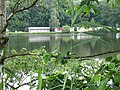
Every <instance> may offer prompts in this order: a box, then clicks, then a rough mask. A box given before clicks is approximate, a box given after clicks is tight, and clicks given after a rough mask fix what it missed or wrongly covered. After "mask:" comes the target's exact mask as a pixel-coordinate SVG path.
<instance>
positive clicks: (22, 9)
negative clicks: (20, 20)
mask: <svg viewBox="0 0 120 90" xmlns="http://www.w3.org/2000/svg"><path fill="white" fill-rule="evenodd" d="M19 1H20V0H18V1H17V2H16V4H15V6H14V8H13V12H12V13H11V14H10V15H9V16H8V18H7V22H8V21H9V20H10V19H11V18H12V17H13V16H14V15H15V14H16V13H18V12H21V11H25V10H28V9H30V8H31V7H33V6H34V5H35V4H36V3H37V2H38V0H35V1H34V2H33V3H32V4H31V5H30V6H28V7H24V8H21V9H19V10H16V11H15V8H16V6H17V4H19ZM17 8H18V7H17Z"/></svg>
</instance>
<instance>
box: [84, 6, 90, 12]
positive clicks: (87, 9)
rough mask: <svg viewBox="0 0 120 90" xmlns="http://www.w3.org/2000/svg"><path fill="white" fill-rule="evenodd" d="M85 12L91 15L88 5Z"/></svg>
mask: <svg viewBox="0 0 120 90" xmlns="http://www.w3.org/2000/svg"><path fill="white" fill-rule="evenodd" d="M84 12H86V13H87V14H89V13H90V10H89V7H88V6H87V5H86V6H85V7H84Z"/></svg>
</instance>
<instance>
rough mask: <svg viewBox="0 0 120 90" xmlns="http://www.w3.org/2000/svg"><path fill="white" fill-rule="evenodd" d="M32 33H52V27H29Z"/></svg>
mask: <svg viewBox="0 0 120 90" xmlns="http://www.w3.org/2000/svg"><path fill="white" fill-rule="evenodd" d="M28 30H29V32H30V33H33V32H50V27H28Z"/></svg>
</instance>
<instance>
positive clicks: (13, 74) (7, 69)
mask: <svg viewBox="0 0 120 90" xmlns="http://www.w3.org/2000/svg"><path fill="white" fill-rule="evenodd" d="M4 69H5V70H6V71H7V72H8V73H9V74H10V75H11V76H13V77H15V78H16V79H17V80H18V81H20V78H19V77H18V76H17V75H16V74H15V73H14V72H13V71H12V70H10V69H9V68H7V67H4Z"/></svg>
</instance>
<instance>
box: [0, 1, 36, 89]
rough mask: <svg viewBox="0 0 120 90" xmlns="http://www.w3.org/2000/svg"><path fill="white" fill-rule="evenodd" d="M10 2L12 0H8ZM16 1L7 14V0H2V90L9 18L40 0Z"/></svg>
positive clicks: (0, 45) (0, 26)
mask: <svg viewBox="0 0 120 90" xmlns="http://www.w3.org/2000/svg"><path fill="white" fill-rule="evenodd" d="M8 2H10V1H8ZM13 2H15V4H14V6H13V8H12V12H11V14H10V15H9V16H8V17H7V16H6V0H0V90H3V81H2V80H3V68H4V53H5V50H4V48H5V47H4V46H5V45H6V43H7V41H8V37H7V36H6V28H7V26H8V23H9V20H10V19H11V18H12V17H13V16H14V15H15V14H16V13H18V12H21V11H25V10H27V9H29V8H31V7H32V6H34V5H35V4H36V3H37V2H38V0H29V1H28V0H27V1H26V0H25V1H24V0H17V1H16V0H13Z"/></svg>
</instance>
